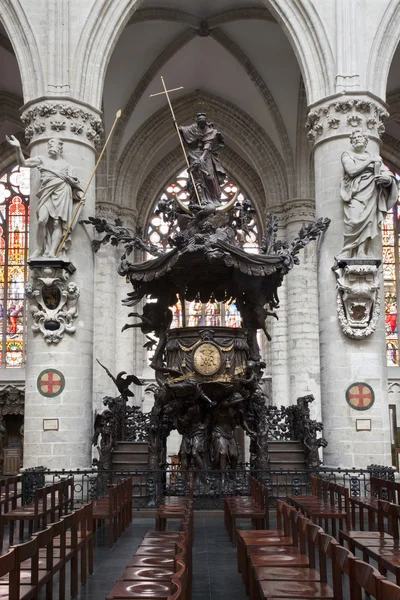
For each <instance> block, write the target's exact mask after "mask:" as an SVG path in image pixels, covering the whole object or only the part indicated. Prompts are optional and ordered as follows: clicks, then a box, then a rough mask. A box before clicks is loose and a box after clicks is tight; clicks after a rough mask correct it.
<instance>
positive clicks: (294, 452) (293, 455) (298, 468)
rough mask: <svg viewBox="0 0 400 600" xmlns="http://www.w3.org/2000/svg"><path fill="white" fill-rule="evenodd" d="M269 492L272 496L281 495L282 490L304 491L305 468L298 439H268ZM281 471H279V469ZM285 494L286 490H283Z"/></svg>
mask: <svg viewBox="0 0 400 600" xmlns="http://www.w3.org/2000/svg"><path fill="white" fill-rule="evenodd" d="M268 453H269V468H270V473H269V474H268V475H267V476H269V479H270V482H269V485H268V487H269V492H270V495H271V496H272V497H274V498H279V497H280V496H282V490H283V489H284V490H287V493H288V494H291V495H296V494H297V493H299V492H301V493H303V494H305V493H306V483H307V474H306V473H303V472H302V471H305V470H306V469H307V463H306V456H305V450H304V445H303V443H302V442H300V441H291V440H269V442H268ZM281 469H282V470H283V471H284V472H283V473H279V471H280V470H281ZM285 494H286V491H285Z"/></svg>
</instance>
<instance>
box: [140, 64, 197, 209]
mask: <svg viewBox="0 0 400 600" xmlns="http://www.w3.org/2000/svg"><path fill="white" fill-rule="evenodd" d="M161 82H162V85H163V88H164V91H163V92H157V94H150V98H153V97H154V96H160V95H161V94H165V95H166V97H167V100H168V104H169V108H170V110H171V115H172V120H173V122H174V125H175V129H176V133H177V134H178V137H179V141H180V143H181V147H182V152H183V155H184V157H185V161H186V166H187V168H188V171H189V175H190V178H191V180H192V184H193V188H194V191H195V194H196V198H197V202H198V203H199V206H201V200H200V196H199V190H198V189H197V186H196V182H195V180H194V177H193V172H192V171H191V170H190V162H189V159H188V156H187V154H186V150H185V146H184V143H183V140H182V136H181V132H180V131H179V127H178V123H177V122H176V118H175V113H174V109H173V108H172V104H171V100H170V99H169V95H168V94H170V93H171V92H176V91H177V90H183V86H181V87H178V88H174V89H173V90H167V88H166V85H165V81H164V77H163V76H162V75H161Z"/></svg>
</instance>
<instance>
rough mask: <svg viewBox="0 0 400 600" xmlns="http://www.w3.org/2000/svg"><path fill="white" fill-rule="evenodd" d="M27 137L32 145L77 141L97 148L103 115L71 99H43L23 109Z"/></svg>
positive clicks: (101, 131) (22, 118)
mask: <svg viewBox="0 0 400 600" xmlns="http://www.w3.org/2000/svg"><path fill="white" fill-rule="evenodd" d="M21 110H22V115H21V121H22V122H23V124H24V125H25V138H26V140H27V142H28V143H30V144H32V143H34V142H38V141H47V140H49V139H51V138H53V137H56V138H59V139H62V140H74V141H79V142H81V143H84V144H87V145H89V146H91V147H94V146H96V145H98V144H99V143H100V138H101V134H102V133H103V125H102V120H101V113H100V112H99V111H97V110H96V109H94V108H92V107H90V106H88V105H87V104H83V103H81V102H78V101H76V100H71V99H65V100H64V99H60V97H59V96H58V97H57V99H55V98H53V97H43V98H39V99H37V100H35V101H34V102H29V103H28V104H25V106H23V107H22V109H21Z"/></svg>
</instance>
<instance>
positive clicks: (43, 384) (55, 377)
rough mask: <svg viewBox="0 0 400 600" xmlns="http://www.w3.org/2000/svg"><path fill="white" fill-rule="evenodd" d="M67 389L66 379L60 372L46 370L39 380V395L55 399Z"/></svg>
mask: <svg viewBox="0 0 400 600" xmlns="http://www.w3.org/2000/svg"><path fill="white" fill-rule="evenodd" d="M64 387H65V378H64V375H63V374H62V373H60V371H56V369H45V370H44V371H42V372H41V373H40V375H39V377H38V378H37V388H38V391H39V394H41V395H42V396H46V397H47V398H53V397H54V396H58V394H61V392H62V391H63V389H64Z"/></svg>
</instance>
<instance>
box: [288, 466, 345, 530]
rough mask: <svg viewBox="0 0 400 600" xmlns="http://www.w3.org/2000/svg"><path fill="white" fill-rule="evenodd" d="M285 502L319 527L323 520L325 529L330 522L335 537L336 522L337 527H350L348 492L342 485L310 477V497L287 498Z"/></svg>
mask: <svg viewBox="0 0 400 600" xmlns="http://www.w3.org/2000/svg"><path fill="white" fill-rule="evenodd" d="M287 501H288V502H289V504H291V505H292V506H294V507H295V508H297V509H298V510H300V511H301V512H302V513H303V514H304V515H306V516H307V517H309V518H310V519H311V520H316V521H317V522H318V523H319V524H320V525H321V524H322V521H323V520H324V522H325V529H327V528H328V521H331V531H332V534H333V535H336V521H339V527H341V526H342V523H343V522H344V523H345V525H346V528H347V529H348V530H349V529H350V527H351V522H350V500H349V490H348V489H347V488H346V487H345V486H343V485H339V484H337V483H334V482H332V481H328V480H327V479H323V478H321V477H313V476H312V477H311V495H310V496H288V497H287Z"/></svg>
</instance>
